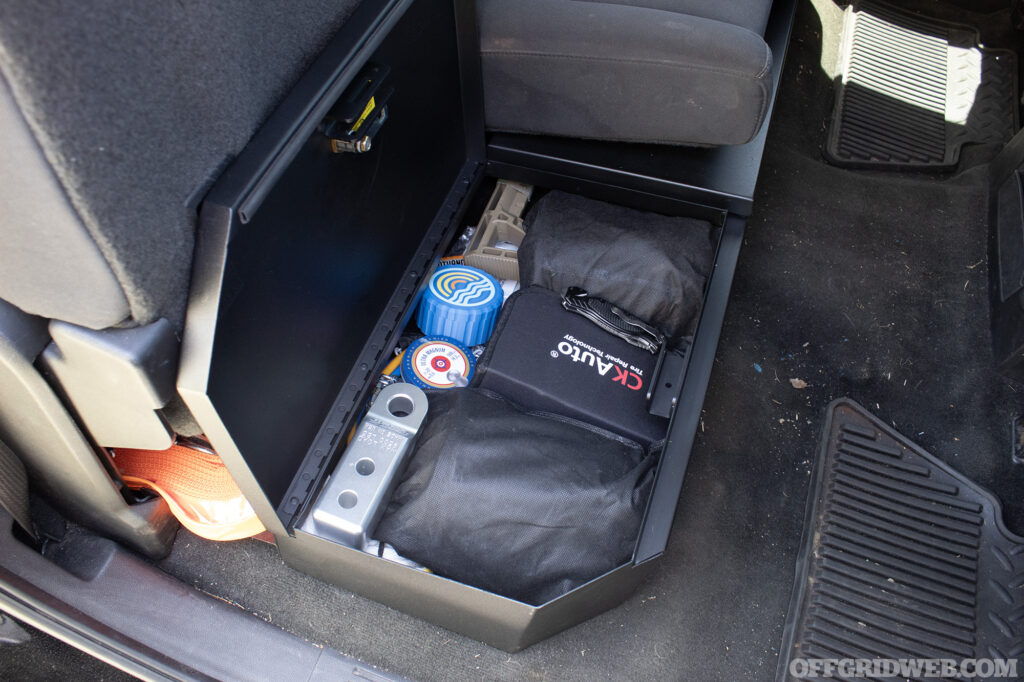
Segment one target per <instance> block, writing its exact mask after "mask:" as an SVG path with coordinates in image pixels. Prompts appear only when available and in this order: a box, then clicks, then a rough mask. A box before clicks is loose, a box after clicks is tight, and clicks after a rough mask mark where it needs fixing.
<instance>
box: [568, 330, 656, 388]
mask: <svg viewBox="0 0 1024 682" xmlns="http://www.w3.org/2000/svg"><path fill="white" fill-rule="evenodd" d="M562 338H563V340H562V341H560V342H559V343H558V350H553V351H551V357H553V358H559V357H562V356H565V357H568V358H572V361H573V362H582V363H583V364H585V365H589V366H590V367H593V368H594V369H595V370H596V371H597V373H598V374H600V375H601V376H603V377H608V378H610V379H611V380H612V381H614V382H615V383H617V384H622V385H623V386H625V387H626V388H628V389H629V390H631V391H639V390H640V389H642V388H643V387H644V371H643V370H642V369H640V368H639V367H636V366H634V365H631V364H629V363H628V362H626V361H625V360H621V359H619V358H617V357H615V356H614V355H611V354H607V353H605V352H604V351H603V350H601V349H600V348H595V347H594V346H591V345H590V344H589V343H584V342H583V341H580V340H579V339H577V338H576V337H575V336H573V335H572V334H566V335H565V336H564V337H562Z"/></svg>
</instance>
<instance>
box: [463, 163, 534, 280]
mask: <svg viewBox="0 0 1024 682" xmlns="http://www.w3.org/2000/svg"><path fill="white" fill-rule="evenodd" d="M531 194H533V187H531V186H530V185H524V184H521V183H518V182H510V181H508V180H499V181H498V186H497V187H495V188H494V193H493V194H492V195H491V200H490V201H489V202H487V209H486V210H485V211H484V214H483V215H482V216H481V217H480V222H479V223H478V224H477V227H476V232H474V233H473V239H472V240H471V241H470V242H469V246H468V247H467V248H466V253H465V254H464V255H463V262H465V264H466V265H470V266H472V267H474V268H479V269H481V270H483V271H484V272H487V273H490V274H492V275H494V276H495V277H497V278H498V279H513V280H518V279H519V257H518V251H519V246H520V245H521V244H522V243H523V237H525V236H526V232H525V231H524V230H523V211H524V210H526V203H527V202H528V201H529V200H530V195H531Z"/></svg>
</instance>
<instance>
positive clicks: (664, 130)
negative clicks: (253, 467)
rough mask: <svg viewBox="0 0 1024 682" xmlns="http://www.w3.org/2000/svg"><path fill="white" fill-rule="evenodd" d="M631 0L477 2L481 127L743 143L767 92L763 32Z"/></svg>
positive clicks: (758, 120)
mask: <svg viewBox="0 0 1024 682" xmlns="http://www.w3.org/2000/svg"><path fill="white" fill-rule="evenodd" d="M634 1H635V2H636V3H637V4H635V5H623V4H613V3H606V2H577V1H575V0H479V3H478V7H479V20H480V33H481V54H482V57H483V71H484V97H485V107H486V119H487V126H488V127H489V128H490V129H492V130H501V131H506V132H525V133H542V134H550V135H560V136H566V137H583V138H594V139H602V140H614V141H630V142H651V143H661V144H677V145H706V146H707V145H735V144H743V143H746V142H749V141H750V140H751V139H752V138H753V137H754V136H755V135H756V134H757V132H758V131H759V130H760V128H761V124H762V123H763V121H764V117H765V114H766V113H767V108H768V103H769V101H770V95H771V81H770V79H769V78H770V73H769V72H770V69H771V63H772V62H771V51H770V50H769V49H768V46H767V45H766V44H765V42H764V39H763V38H762V37H761V36H760V35H759V34H757V33H755V32H754V31H751V30H750V29H748V28H744V27H742V26H736V25H733V24H730V23H725V22H722V21H717V20H714V19H706V18H704V17H697V16H693V15H688V14H680V13H679V12H675V11H668V10H664V9H651V8H648V7H642V6H639V4H640V0H634ZM680 1H681V2H689V1H690V0H680ZM650 2H660V3H662V4H665V5H668V4H670V3H669V1H668V0H650Z"/></svg>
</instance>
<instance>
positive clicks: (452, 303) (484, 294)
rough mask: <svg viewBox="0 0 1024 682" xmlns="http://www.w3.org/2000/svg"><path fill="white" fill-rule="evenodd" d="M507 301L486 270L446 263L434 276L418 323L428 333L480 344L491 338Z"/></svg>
mask: <svg viewBox="0 0 1024 682" xmlns="http://www.w3.org/2000/svg"><path fill="white" fill-rule="evenodd" d="M503 301H504V293H503V292H502V290H501V284H499V283H498V280H496V279H495V278H494V277H492V276H491V275H489V274H487V273H486V272H484V271H483V270H477V269H476V268H471V267H469V266H468V265H448V266H444V267H441V268H439V269H438V271H437V272H435V273H434V276H433V277H431V278H430V284H429V285H428V286H427V290H426V292H424V294H423V300H421V301H420V307H419V310H418V312H417V314H416V324H417V325H419V328H420V329H421V330H422V331H423V333H424V334H427V335H428V336H447V337H448V338H451V339H455V340H456V341H458V342H459V343H461V344H463V345H465V346H476V345H479V344H481V343H484V342H485V341H487V339H489V338H490V337H491V332H492V331H493V330H494V323H495V322H496V321H497V319H498V313H499V312H500V311H501V304H502V302H503Z"/></svg>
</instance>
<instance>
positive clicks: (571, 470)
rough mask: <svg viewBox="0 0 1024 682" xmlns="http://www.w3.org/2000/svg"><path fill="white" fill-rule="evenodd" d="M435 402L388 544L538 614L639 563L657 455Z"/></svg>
mask: <svg viewBox="0 0 1024 682" xmlns="http://www.w3.org/2000/svg"><path fill="white" fill-rule="evenodd" d="M429 397H430V408H429V413H428V416H427V420H426V422H425V424H424V426H423V429H422V431H421V433H420V438H419V440H418V442H417V445H416V449H415V451H414V452H413V454H412V455H411V457H410V461H409V465H408V467H407V469H406V471H405V474H404V476H403V478H402V480H401V482H400V483H399V485H398V487H397V488H396V490H395V493H394V495H393V497H392V499H391V503H390V505H389V506H388V509H387V511H386V513H385V515H384V517H383V519H382V520H381V522H380V524H379V525H378V526H377V530H376V533H375V535H376V537H377V539H378V540H380V541H382V542H387V543H390V544H391V545H393V546H394V547H395V548H396V549H397V550H398V552H399V553H400V554H402V555H403V556H406V557H408V558H410V559H413V560H414V561H417V562H419V563H421V564H423V565H424V566H427V567H428V568H430V569H431V570H433V571H435V572H437V573H439V574H441V575H443V576H446V577H448V578H452V579H454V580H458V581H459V582H462V583H465V584H468V585H472V586H474V587H478V588H481V589H484V590H488V591H490V592H494V593H496V594H500V595H503V596H506V597H511V598H512V599H517V600H519V601H523V602H526V603H529V604H542V603H544V602H546V601H549V600H551V599H554V598H555V597H558V596H560V595H562V594H564V593H566V592H568V591H569V590H571V589H573V588H575V587H577V586H579V585H581V584H583V583H585V582H587V581H588V580H591V579H593V578H596V577H597V576H599V575H601V574H603V573H606V572H607V571H610V570H611V569H613V568H615V567H617V566H620V565H622V564H624V563H626V562H627V561H629V559H630V557H631V556H632V553H633V546H634V545H635V543H636V540H637V535H638V533H639V529H640V521H641V517H642V514H643V507H644V504H645V503H646V500H647V494H648V492H649V491H650V486H651V480H652V467H651V465H652V462H653V459H654V458H653V456H651V455H649V454H647V453H645V452H644V451H643V449H642V448H640V446H638V445H637V444H635V443H632V442H631V441H628V440H625V439H622V438H618V437H616V436H613V435H612V434H609V433H607V432H605V431H601V430H598V429H596V428H594V427H590V426H587V425H584V424H581V423H580V422H576V421H573V420H569V419H565V418H563V417H554V416H550V415H544V414H539V413H529V412H524V411H522V410H520V409H519V408H518V407H516V406H514V405H513V404H512V403H510V402H508V401H506V400H504V399H502V398H500V397H497V396H496V395H494V394H491V393H487V392H484V391H478V390H475V389H469V388H466V389H456V390H450V391H438V392H433V393H431V394H430V396H429Z"/></svg>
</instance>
